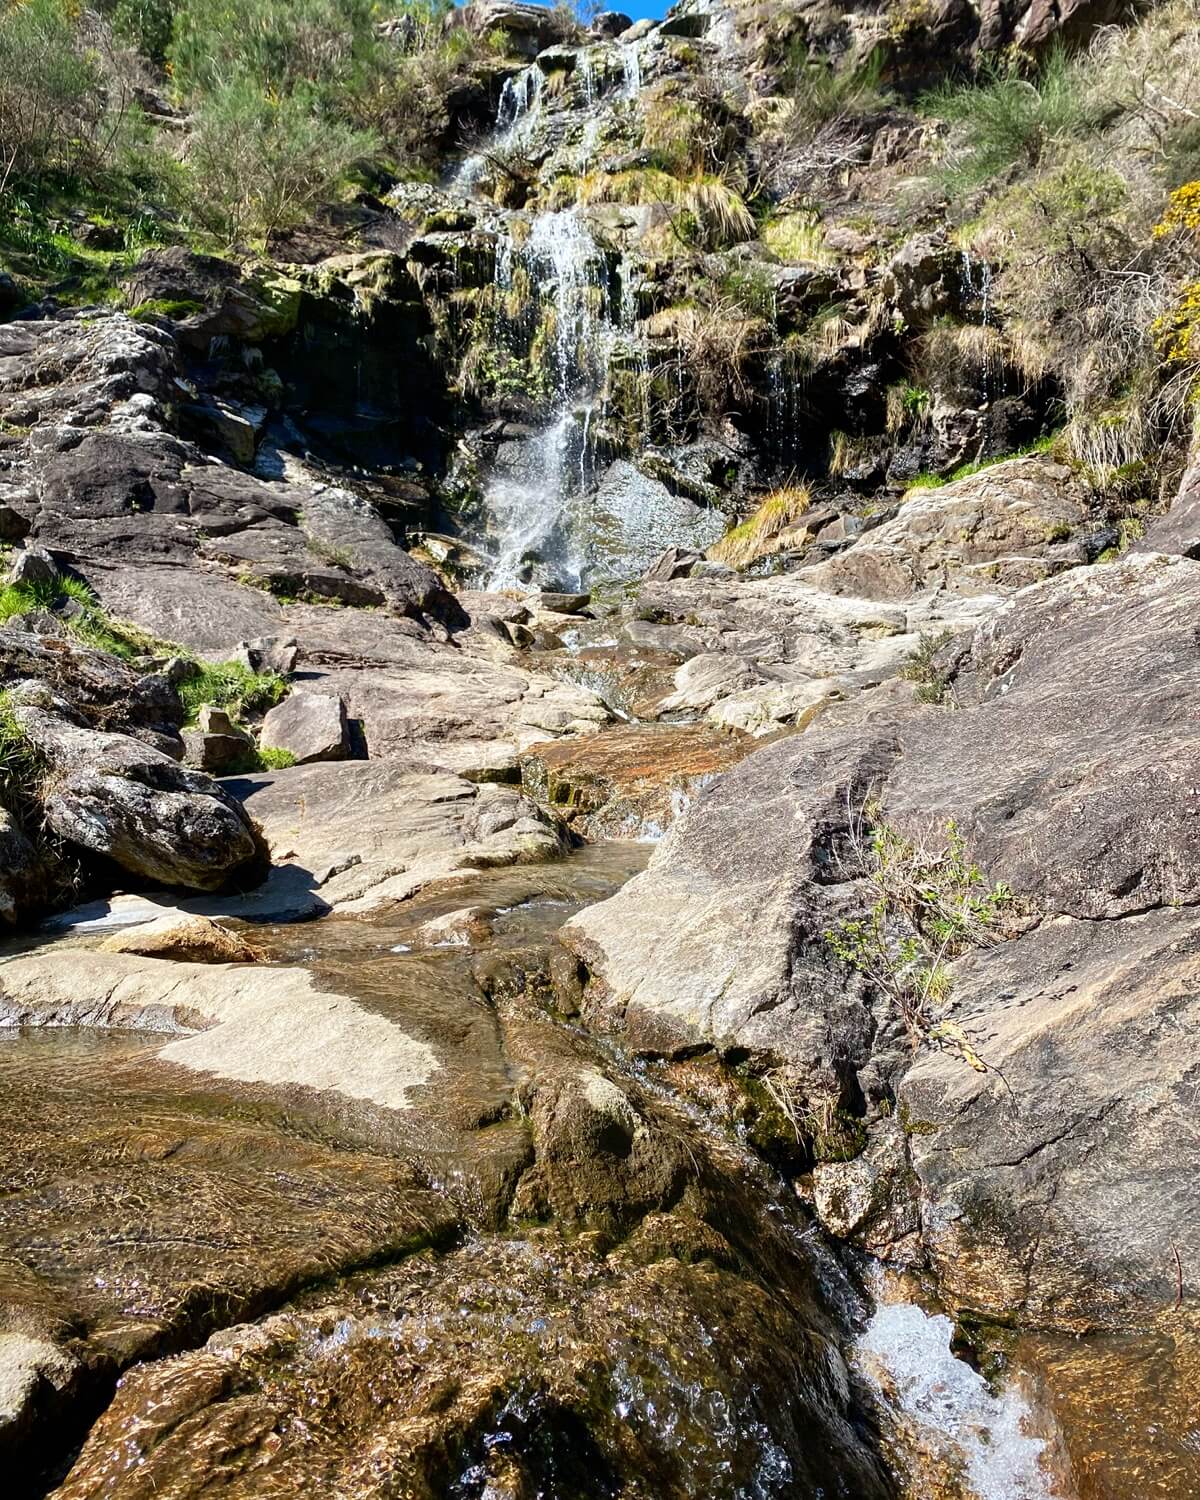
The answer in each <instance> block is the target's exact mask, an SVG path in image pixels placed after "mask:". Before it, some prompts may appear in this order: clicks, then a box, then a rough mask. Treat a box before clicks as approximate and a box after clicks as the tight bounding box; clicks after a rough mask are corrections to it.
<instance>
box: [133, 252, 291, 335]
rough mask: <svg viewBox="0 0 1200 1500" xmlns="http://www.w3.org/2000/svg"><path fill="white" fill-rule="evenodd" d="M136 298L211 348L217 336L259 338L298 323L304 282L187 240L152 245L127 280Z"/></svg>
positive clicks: (138, 303) (287, 330)
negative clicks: (207, 251) (190, 246)
mask: <svg viewBox="0 0 1200 1500" xmlns="http://www.w3.org/2000/svg"><path fill="white" fill-rule="evenodd" d="M125 293H126V295H127V296H128V298H129V300H130V302H131V303H133V304H134V305H135V307H137V308H141V309H144V310H145V311H146V312H148V313H152V314H157V315H159V316H165V317H168V318H171V319H172V320H173V321H175V322H177V324H178V326H179V337H180V339H181V340H182V341H183V342H184V343H185V344H187V345H188V346H190V347H192V348H193V349H194V350H195V351H196V352H197V353H198V354H207V352H208V349H209V344H210V343H211V341H212V340H213V339H214V338H234V339H240V340H242V341H244V342H246V343H250V344H258V343H261V342H262V341H263V340H264V339H272V338H280V337H282V336H283V335H284V334H287V333H290V332H291V330H292V329H293V328H294V327H295V326H296V318H297V316H298V314H299V310H300V285H299V283H298V282H295V281H292V280H290V279H289V278H288V277H286V276H283V275H281V274H279V273H278V272H275V273H267V272H263V271H255V270H252V269H250V268H247V267H243V266H239V265H237V264H236V263H235V262H233V261H229V260H222V259H221V258H220V257H219V256H215V255H198V254H195V253H194V252H192V251H190V250H187V249H185V248H184V247H183V246H182V245H172V246H170V247H169V248H168V249H165V250H148V251H147V252H146V253H145V254H144V255H143V256H142V258H141V259H140V260H139V261H138V263H137V265H136V266H135V267H134V268H133V271H132V272H131V273H130V275H129V277H128V279H127V280H126V282H125Z"/></svg>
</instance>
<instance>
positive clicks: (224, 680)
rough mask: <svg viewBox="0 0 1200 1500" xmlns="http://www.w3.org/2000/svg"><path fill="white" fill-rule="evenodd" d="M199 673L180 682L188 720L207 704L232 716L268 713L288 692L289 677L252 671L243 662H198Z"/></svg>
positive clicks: (194, 716)
mask: <svg viewBox="0 0 1200 1500" xmlns="http://www.w3.org/2000/svg"><path fill="white" fill-rule="evenodd" d="M196 668H197V670H196V673H195V675H194V676H192V677H189V678H188V680H187V681H186V682H184V683H181V684H180V688H179V697H180V699H181V700H182V702H183V707H184V712H185V714H186V715H187V722H188V723H189V724H191V723H194V722H195V720H196V716H197V715H198V714H199V712H200V710H201V709H202V708H204V707H206V706H208V707H212V708H223V709H225V710H226V712H227V713H228V714H229V716H230V718H232V719H235V720H236V719H239V718H240V717H241V716H242V715H243V714H254V713H265V712H266V710H267V709H269V708H274V706H275V705H276V704H277V703H278V702H279V701H280V700H281V699H283V698H286V697H287V694H288V683H287V678H286V677H282V676H281V675H280V674H279V673H278V672H252V671H251V670H250V668H249V667H247V666H243V665H242V663H241V662H236V661H219V662H197V663H196Z"/></svg>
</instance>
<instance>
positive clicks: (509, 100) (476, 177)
mask: <svg viewBox="0 0 1200 1500" xmlns="http://www.w3.org/2000/svg"><path fill="white" fill-rule="evenodd" d="M541 97H542V70H541V68H539V67H538V65H537V64H536V63H530V65H529V66H528V67H527V68H522V69H521V71H520V72H519V73H514V74H513V75H512V76H511V77H510V78H506V79H505V80H504V85H503V87H502V88H501V90H500V102H499V104H498V105H497V107H496V124H495V127H494V129H493V131H492V134H491V137H490V139H489V142H488V144H487V145H486V146H485V147H481V149H479V150H478V151H473V152H471V154H470V155H469V156H466V157H464V158H463V160H462V161H461V162H459V164H458V166H457V167H455V169H454V170H453V172H451V174H450V175H449V177H447V178H446V180H445V183H444V186H445V189H446V191H447V192H448V193H463V194H465V195H466V196H467V197H471V196H472V195H473V194H474V193H475V192H476V191H477V190H478V188H479V184H480V182H481V181H482V180H483V177H484V175H485V174H486V172H487V168H488V157H489V155H501V156H502V155H503V154H504V153H505V152H506V151H510V150H512V149H513V148H514V147H515V146H519V145H520V144H521V143H522V141H523V140H524V138H525V137H526V136H527V135H529V134H530V133H531V132H532V130H533V128H534V126H535V125H536V123H537V119H538V113H539V105H540V102H541Z"/></svg>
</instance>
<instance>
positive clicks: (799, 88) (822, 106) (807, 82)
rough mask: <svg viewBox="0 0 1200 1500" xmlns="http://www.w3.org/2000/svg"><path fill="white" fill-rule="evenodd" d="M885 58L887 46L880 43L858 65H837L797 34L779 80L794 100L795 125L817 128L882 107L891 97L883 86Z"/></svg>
mask: <svg viewBox="0 0 1200 1500" xmlns="http://www.w3.org/2000/svg"><path fill="white" fill-rule="evenodd" d="M885 61H886V58H885V54H884V52H883V49H882V48H879V47H876V48H875V50H874V51H873V52H871V54H870V55H869V56H868V57H867V58H865V59H864V61H863V62H861V63H859V64H858V65H857V66H851V67H837V66H835V65H834V64H833V63H832V62H831V61H830V60H829V58H827V57H825V56H823V55H822V54H820V53H815V52H810V51H809V49H808V46H807V43H806V42H805V41H804V40H803V39H802V38H799V37H797V38H794V39H793V40H792V43H791V45H790V46H789V48H788V51H787V55H786V58H785V61H784V64H783V68H782V69H781V73H780V80H779V92H780V93H781V94H782V95H784V96H785V97H787V98H789V99H790V100H791V101H792V115H791V123H792V125H793V127H794V128H800V129H803V128H815V127H817V126H820V125H826V124H828V123H829V122H831V121H833V120H837V119H843V118H846V117H848V116H853V115H867V114H870V113H871V112H872V111H873V110H876V109H879V108H880V107H881V106H882V105H883V104H884V103H885V102H886V97H887V96H886V93H885V91H884V89H883V88H882V80H883V68H884V63H885Z"/></svg>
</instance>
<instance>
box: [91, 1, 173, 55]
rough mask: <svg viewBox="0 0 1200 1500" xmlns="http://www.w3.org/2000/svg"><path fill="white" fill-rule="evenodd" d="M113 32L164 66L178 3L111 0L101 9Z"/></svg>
mask: <svg viewBox="0 0 1200 1500" xmlns="http://www.w3.org/2000/svg"><path fill="white" fill-rule="evenodd" d="M100 8H101V9H102V10H104V11H106V12H107V13H108V14H109V16H110V18H111V20H112V27H113V31H114V32H115V33H116V34H117V36H119V37H120V38H121V39H122V40H123V41H126V42H128V43H129V44H130V45H131V46H133V47H136V48H137V50H138V51H139V52H140V53H141V54H142V55H143V57H148V58H149V59H150V60H151V61H152V62H156V63H161V62H162V61H163V60H164V59H165V58H166V55H167V48H168V47H169V46H170V42H171V27H172V23H173V22H174V20H175V10H176V5H175V0H107V3H105V4H102V5H101V7H100Z"/></svg>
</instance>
